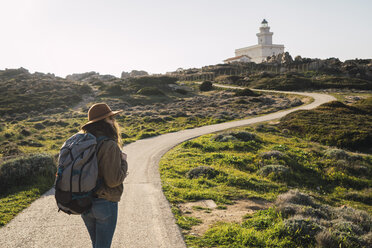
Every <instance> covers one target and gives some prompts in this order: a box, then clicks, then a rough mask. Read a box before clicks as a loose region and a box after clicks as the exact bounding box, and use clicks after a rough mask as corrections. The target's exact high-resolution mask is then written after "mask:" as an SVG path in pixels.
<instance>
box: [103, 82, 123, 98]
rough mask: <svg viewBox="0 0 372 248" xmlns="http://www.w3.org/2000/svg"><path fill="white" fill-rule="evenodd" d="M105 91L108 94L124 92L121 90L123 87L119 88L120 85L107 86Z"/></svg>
mask: <svg viewBox="0 0 372 248" xmlns="http://www.w3.org/2000/svg"><path fill="white" fill-rule="evenodd" d="M105 91H106V92H107V94H109V95H111V96H121V95H123V93H124V91H123V89H122V88H121V86H120V85H110V86H107V87H106V89H105Z"/></svg>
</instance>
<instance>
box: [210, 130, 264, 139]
mask: <svg viewBox="0 0 372 248" xmlns="http://www.w3.org/2000/svg"><path fill="white" fill-rule="evenodd" d="M211 140H213V141H217V142H227V141H232V140H240V141H244V142H247V141H252V140H256V141H258V138H257V136H256V135H255V134H253V133H249V132H244V131H242V132H231V133H223V134H217V135H215V136H213V137H212V138H211Z"/></svg>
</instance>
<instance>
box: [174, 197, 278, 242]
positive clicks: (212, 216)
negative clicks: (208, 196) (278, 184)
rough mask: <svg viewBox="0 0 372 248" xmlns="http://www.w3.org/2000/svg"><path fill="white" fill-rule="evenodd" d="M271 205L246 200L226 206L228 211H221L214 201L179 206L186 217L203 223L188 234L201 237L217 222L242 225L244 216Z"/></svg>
mask: <svg viewBox="0 0 372 248" xmlns="http://www.w3.org/2000/svg"><path fill="white" fill-rule="evenodd" d="M271 205H272V203H271V202H268V201H265V200H263V199H245V200H237V201H235V202H234V204H233V205H226V209H221V208H218V207H217V205H216V204H215V202H214V201H213V200H202V201H196V202H187V203H182V204H179V208H180V210H181V211H182V213H183V214H184V215H185V216H189V217H194V218H198V219H200V220H202V221H203V222H202V223H201V224H199V225H196V226H193V227H192V229H191V230H189V231H187V233H188V234H191V235H195V236H201V235H203V234H204V233H205V232H206V231H207V230H208V229H209V228H210V226H211V225H213V224H215V223H217V222H220V221H222V222H237V223H241V222H242V220H243V216H244V215H246V214H249V213H253V212H254V211H257V210H261V209H267V208H269V207H270V206H271Z"/></svg>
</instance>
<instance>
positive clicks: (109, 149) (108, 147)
mask: <svg viewBox="0 0 372 248" xmlns="http://www.w3.org/2000/svg"><path fill="white" fill-rule="evenodd" d="M105 143H106V142H105ZM102 148H104V149H103V151H102V153H103V155H102V159H101V163H102V165H101V166H102V177H103V180H104V181H105V184H106V185H107V186H108V187H110V188H114V187H116V186H119V185H120V184H122V183H123V181H124V178H125V176H126V172H125V171H124V169H123V167H122V161H121V151H120V148H119V146H118V145H117V144H116V142H114V141H112V140H109V141H107V144H105V146H103V147H102Z"/></svg>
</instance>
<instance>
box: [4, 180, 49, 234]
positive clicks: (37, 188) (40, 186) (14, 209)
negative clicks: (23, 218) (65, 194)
mask: <svg viewBox="0 0 372 248" xmlns="http://www.w3.org/2000/svg"><path fill="white" fill-rule="evenodd" d="M35 181H36V182H35V183H33V184H32V185H24V186H18V187H13V188H11V189H9V190H8V191H7V193H6V194H3V195H0V227H2V226H4V225H5V224H7V223H8V222H9V221H11V220H12V219H13V218H14V217H15V216H16V215H17V214H18V213H20V212H21V211H22V210H23V209H25V208H27V207H29V206H30V204H31V203H32V202H33V201H34V200H36V199H38V198H39V197H40V196H41V195H42V194H44V193H45V192H46V191H47V190H49V189H50V188H51V187H52V185H53V183H54V180H53V179H52V180H51V179H47V178H45V177H38V178H37V179H36V180H35Z"/></svg>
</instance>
